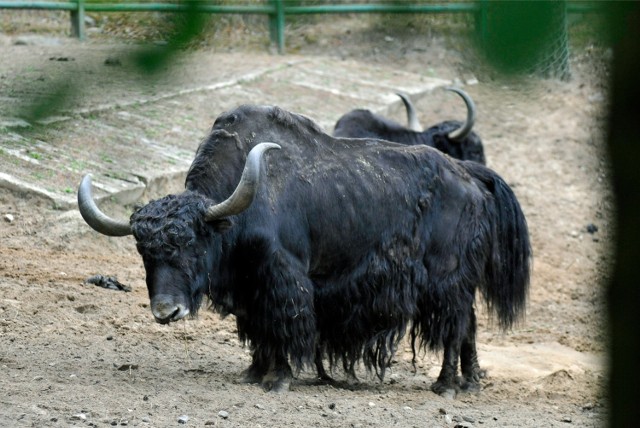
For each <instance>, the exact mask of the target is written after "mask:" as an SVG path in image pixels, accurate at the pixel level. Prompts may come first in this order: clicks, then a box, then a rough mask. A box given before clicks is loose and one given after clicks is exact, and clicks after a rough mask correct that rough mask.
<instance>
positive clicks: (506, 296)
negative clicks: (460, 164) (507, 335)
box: [465, 161, 532, 330]
mask: <svg viewBox="0 0 640 428" xmlns="http://www.w3.org/2000/svg"><path fill="white" fill-rule="evenodd" d="M465 167H466V169H467V170H468V171H469V173H470V174H471V176H472V177H474V178H475V179H476V180H478V181H480V182H481V183H483V184H484V186H485V187H486V189H487V190H488V191H489V192H490V193H491V194H492V195H493V203H491V202H489V203H488V204H487V213H486V214H487V217H488V218H487V219H486V220H487V221H488V222H489V223H490V231H489V233H490V234H491V241H492V242H491V244H490V256H489V259H488V260H487V266H486V268H485V277H484V280H481V281H480V284H479V285H480V287H479V288H480V291H481V293H482V296H483V298H484V300H485V302H486V304H487V306H488V309H489V312H490V313H494V314H495V315H497V317H498V322H499V324H500V327H501V328H502V329H504V330H506V329H508V328H510V327H511V326H512V325H513V324H514V323H515V322H516V321H517V320H518V319H520V318H521V317H522V316H523V315H524V311H525V306H526V302H527V297H528V294H529V293H528V292H529V279H530V264H531V257H532V254H531V244H530V241H529V231H528V228H527V221H526V219H525V217H524V214H523V213H522V209H521V208H520V204H519V203H518V200H517V199H516V196H515V195H514V193H513V191H512V190H511V188H510V187H509V186H508V185H507V183H505V182H504V180H503V179H502V178H500V177H499V176H498V175H497V174H496V173H495V172H493V171H491V170H490V169H488V168H486V167H484V166H482V165H480V164H478V163H476V162H470V161H468V162H465Z"/></svg>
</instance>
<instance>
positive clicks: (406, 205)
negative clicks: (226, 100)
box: [186, 105, 482, 275]
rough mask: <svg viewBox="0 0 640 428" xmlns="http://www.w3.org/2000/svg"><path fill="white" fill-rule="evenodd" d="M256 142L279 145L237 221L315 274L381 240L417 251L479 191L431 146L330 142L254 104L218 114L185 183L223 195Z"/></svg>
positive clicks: (346, 262)
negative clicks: (257, 187) (282, 249)
mask: <svg viewBox="0 0 640 428" xmlns="http://www.w3.org/2000/svg"><path fill="white" fill-rule="evenodd" d="M262 142H274V143H277V144H279V145H281V147H282V150H278V151H273V152H271V153H268V154H267V156H266V161H265V167H264V168H265V177H264V180H262V182H261V187H260V190H259V192H258V195H257V196H256V199H255V201H254V203H253V204H252V205H251V207H250V208H249V209H247V210H246V211H245V212H244V213H242V214H240V215H238V216H236V219H235V221H236V222H238V223H240V224H242V225H243V228H242V230H243V231H244V232H243V233H258V231H259V233H262V234H266V235H270V236H265V239H267V238H268V239H270V240H271V241H272V242H277V244H279V245H283V246H285V247H287V249H288V251H290V252H292V253H293V254H295V255H296V256H297V257H298V258H300V259H301V260H303V261H304V262H305V263H308V270H309V272H311V273H313V274H317V275H327V274H329V272H332V273H333V274H338V273H339V272H349V271H350V269H352V268H353V267H354V265H356V264H357V263H359V262H360V261H361V259H362V258H363V257H366V254H367V252H369V251H370V250H371V248H375V247H380V246H384V245H385V244H384V243H385V242H392V241H394V242H397V241H402V242H406V245H407V246H408V247H411V248H412V249H411V252H412V253H414V254H413V256H416V257H419V253H421V252H423V251H425V245H426V243H428V242H430V240H428V239H427V240H425V238H427V237H430V236H431V234H432V232H431V231H432V230H437V233H444V234H446V233H448V232H447V230H449V229H451V230H453V229H455V221H458V217H459V212H460V211H461V210H462V209H463V208H464V205H466V204H469V203H470V201H472V200H479V199H481V197H482V196H481V195H482V191H481V190H479V189H478V187H477V183H476V182H474V181H473V180H472V179H471V177H470V176H469V175H468V174H467V173H466V171H465V170H464V168H461V167H460V166H459V165H458V164H457V163H456V162H455V161H453V160H451V159H449V158H447V157H446V156H443V155H442V154H441V153H439V152H438V151H437V150H434V149H432V148H430V147H426V146H405V145H399V144H395V143H390V142H387V141H382V140H367V139H344V138H339V139H337V138H333V137H331V136H330V135H328V134H327V133H325V132H324V131H323V130H322V129H321V128H320V127H319V126H318V125H317V124H316V123H315V122H313V121H312V120H311V119H309V118H307V117H305V116H302V115H297V114H294V113H290V112H287V111H285V110H282V109H280V108H278V107H272V106H254V105H245V106H241V107H239V108H237V109H235V110H233V111H230V112H227V113H224V114H222V115H221V116H220V117H218V119H216V121H215V123H214V125H213V129H212V132H211V134H210V135H209V136H208V137H207V138H206V139H205V140H204V141H203V142H202V144H201V145H200V147H199V149H198V153H197V156H196V159H195V160H194V162H193V165H192V167H191V169H190V171H189V174H188V176H187V180H186V181H187V188H188V189H190V190H193V191H197V192H201V193H203V194H205V195H206V196H207V197H209V198H211V199H213V200H214V201H219V200H222V199H224V198H226V197H228V196H229V195H230V194H231V192H232V191H233V189H234V188H235V186H236V185H237V182H238V181H239V179H240V175H241V170H242V166H243V165H244V160H245V158H246V154H247V153H248V152H249V150H251V148H252V147H254V146H255V145H256V144H259V143H262ZM471 193H474V194H475V195H476V196H474V197H471V198H470V197H469V194H471ZM461 204H462V205H461ZM443 214H447V215H443ZM447 216H452V217H455V218H451V219H450V218H448V217H447ZM449 221H451V222H453V223H451V224H447V222H449Z"/></svg>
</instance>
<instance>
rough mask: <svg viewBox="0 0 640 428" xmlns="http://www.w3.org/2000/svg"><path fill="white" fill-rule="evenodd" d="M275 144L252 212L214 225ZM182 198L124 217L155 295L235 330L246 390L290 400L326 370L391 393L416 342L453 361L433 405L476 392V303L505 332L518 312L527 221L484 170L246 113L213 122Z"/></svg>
mask: <svg viewBox="0 0 640 428" xmlns="http://www.w3.org/2000/svg"><path fill="white" fill-rule="evenodd" d="M267 141H269V142H276V143H278V144H280V145H281V146H282V150H278V151H272V152H268V153H267V155H266V158H265V161H264V163H263V171H262V172H263V179H262V181H261V185H260V188H259V192H258V194H257V196H256V198H255V200H254V201H253V203H252V204H251V206H250V207H249V208H248V209H247V210H245V211H244V212H242V213H241V214H239V215H236V216H233V218H231V219H220V220H216V221H213V222H205V221H204V212H205V210H206V208H207V207H208V206H209V205H211V204H214V203H217V202H220V201H222V200H224V199H226V198H227V197H228V196H229V195H230V194H231V193H232V192H233V190H234V188H235V187H236V185H237V183H238V181H239V179H240V174H241V171H242V167H243V165H244V162H245V159H246V156H247V153H248V152H249V150H250V149H251V148H252V147H253V146H255V145H256V144H258V143H261V142H267ZM186 187H187V190H186V191H185V192H184V193H183V194H181V195H176V196H167V197H165V198H163V199H160V200H157V201H153V202H150V203H149V204H148V205H147V206H146V207H144V208H142V209H141V210H139V211H138V212H136V213H134V215H133V216H132V217H131V225H132V228H133V231H134V235H135V238H136V240H137V245H138V250H139V252H140V254H141V255H142V258H143V260H144V264H145V269H146V272H147V285H148V288H149V295H150V297H151V298H152V300H153V299H154V297H156V298H157V296H163V299H165V300H166V301H168V302H171V303H175V304H176V305H178V304H179V305H183V306H184V307H187V308H188V309H189V311H190V313H191V314H192V315H193V314H195V313H196V312H197V311H198V308H199V305H200V300H201V298H202V297H203V296H208V297H209V298H210V300H211V302H212V305H213V308H214V309H215V310H217V311H219V312H220V313H222V314H223V315H225V314H234V315H235V316H236V320H237V326H238V334H239V337H240V339H241V340H242V341H243V342H245V343H247V344H248V345H249V346H250V348H251V350H252V353H253V354H252V355H253V362H252V364H251V366H250V367H249V368H248V369H247V370H246V371H245V373H244V380H245V381H248V382H260V383H262V384H263V385H264V386H265V387H267V388H272V389H275V390H282V389H286V388H288V385H289V380H290V378H291V376H292V369H291V366H290V364H291V365H292V366H293V368H294V369H295V370H300V369H302V368H303V367H305V366H312V365H313V364H315V365H316V366H317V368H318V370H319V374H321V375H323V374H325V373H324V369H323V368H322V358H323V357H327V358H328V360H329V362H330V364H331V366H332V367H333V366H334V365H335V364H337V363H341V364H342V365H343V367H344V368H345V370H346V371H347V372H348V373H351V374H352V373H353V369H354V366H355V364H357V363H358V362H359V361H361V362H362V363H363V364H364V366H365V367H366V368H368V369H369V370H373V371H375V372H376V373H377V374H378V376H379V377H380V378H382V377H383V376H384V372H385V368H386V367H387V366H388V364H389V362H390V359H391V358H392V356H393V354H394V352H395V351H396V348H397V346H398V343H399V341H400V340H401V339H402V338H403V336H404V335H405V334H406V333H407V332H409V334H410V338H411V339H412V342H413V344H414V350H415V349H417V348H419V347H422V348H425V349H431V350H444V363H443V367H442V371H441V374H440V376H439V378H438V380H437V382H436V383H435V384H434V386H433V389H434V390H435V391H436V392H438V393H445V392H450V391H452V390H457V389H459V388H460V387H462V388H474V387H477V385H478V380H479V377H480V376H481V374H482V372H481V370H480V367H479V365H478V363H477V354H476V346H475V333H476V318H475V314H474V300H475V291H476V289H479V290H480V293H481V294H482V296H483V297H484V299H485V301H486V302H487V304H488V306H489V309H490V310H491V311H492V312H493V313H495V315H497V318H498V321H499V325H500V326H501V327H503V328H508V327H510V326H511V325H512V324H513V323H514V322H515V321H516V320H517V319H518V317H519V316H520V315H521V314H522V313H523V312H524V307H525V303H526V297H527V289H528V284H529V259H530V255H531V251H530V246H529V238H528V232H527V226H526V221H525V219H524V216H523V214H522V211H521V210H520V206H519V205H518V202H517V200H516V198H515V196H514V195H513V193H512V191H511V190H510V189H509V187H508V186H507V185H506V184H505V182H504V181H503V180H502V179H500V177H498V176H497V175H496V174H495V173H494V172H492V171H491V170H489V169H487V168H485V167H484V166H482V165H480V164H478V163H475V162H458V161H455V160H452V159H451V158H449V157H446V156H443V155H442V154H440V153H439V152H438V151H436V150H433V149H431V148H429V147H426V146H403V145H397V144H393V143H389V142H384V141H379V140H350V139H335V138H332V137H331V136H329V135H327V134H325V133H323V132H322V131H321V130H320V128H319V127H318V126H317V125H315V124H314V123H313V122H312V121H311V120H310V119H308V118H305V117H302V116H299V115H295V114H292V113H289V112H286V111H284V110H281V109H279V108H277V107H266V106H243V107H240V108H238V109H236V110H234V111H232V112H229V113H226V114H223V115H221V116H220V117H219V118H218V119H217V120H216V122H215V124H214V126H213V129H212V132H211V134H210V135H209V136H208V137H207V138H206V139H205V140H204V141H203V142H202V144H201V145H200V147H199V149H198V153H197V155H196V158H195V160H194V162H193V164H192V167H191V170H190V171H189V174H188V176H187V180H186ZM230 221H232V222H233V224H231V222H230ZM458 362H460V367H461V370H462V375H463V380H462V381H458V380H457V379H456V375H457V370H458Z"/></svg>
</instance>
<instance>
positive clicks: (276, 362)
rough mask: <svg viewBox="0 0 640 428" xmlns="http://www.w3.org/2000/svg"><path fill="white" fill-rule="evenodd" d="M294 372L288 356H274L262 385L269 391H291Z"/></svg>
mask: <svg viewBox="0 0 640 428" xmlns="http://www.w3.org/2000/svg"><path fill="white" fill-rule="evenodd" d="M292 379H293V373H292V371H291V366H290V365H289V363H288V361H287V359H286V357H282V356H277V357H274V358H272V360H271V364H270V365H269V369H268V370H267V374H265V376H264V377H263V378H262V387H263V388H264V389H265V390H267V391H269V392H276V393H280V392H286V391H289V386H290V385H291V380H292Z"/></svg>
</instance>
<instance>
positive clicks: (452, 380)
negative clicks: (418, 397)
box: [431, 339, 460, 398]
mask: <svg viewBox="0 0 640 428" xmlns="http://www.w3.org/2000/svg"><path fill="white" fill-rule="evenodd" d="M459 356H460V342H459V341H456V340H452V339H448V340H447V341H446V342H445V347H444V359H443V362H442V369H441V370H440V375H438V379H437V380H436V381H435V382H434V383H433V384H432V385H431V390H432V391H433V392H435V393H436V394H438V395H440V396H442V397H445V398H455V396H456V394H457V393H458V391H459V387H458V383H457V382H456V374H457V372H458V358H459Z"/></svg>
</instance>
